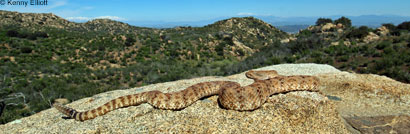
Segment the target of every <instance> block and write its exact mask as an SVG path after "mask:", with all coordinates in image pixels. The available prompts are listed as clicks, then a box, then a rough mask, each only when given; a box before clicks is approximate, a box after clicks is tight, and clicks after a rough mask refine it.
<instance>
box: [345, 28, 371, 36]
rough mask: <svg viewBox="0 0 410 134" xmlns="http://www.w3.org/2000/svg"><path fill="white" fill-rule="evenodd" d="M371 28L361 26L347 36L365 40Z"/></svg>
mask: <svg viewBox="0 0 410 134" xmlns="http://www.w3.org/2000/svg"><path fill="white" fill-rule="evenodd" d="M369 30H370V29H369V28H368V27H367V26H360V27H359V28H358V29H354V30H353V31H351V32H350V33H348V34H347V35H346V37H347V38H359V39H361V38H364V37H366V36H367V35H368V34H369Z"/></svg>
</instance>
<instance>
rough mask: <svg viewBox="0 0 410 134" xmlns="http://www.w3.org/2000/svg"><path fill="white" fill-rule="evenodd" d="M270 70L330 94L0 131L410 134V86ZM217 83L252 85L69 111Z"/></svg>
mask: <svg viewBox="0 0 410 134" xmlns="http://www.w3.org/2000/svg"><path fill="white" fill-rule="evenodd" d="M271 69H274V70H277V71H278V72H279V74H282V75H298V74H304V75H315V76H318V77H319V78H320V79H321V82H322V86H321V87H320V90H321V91H322V92H323V93H324V94H321V93H316V92H307V91H298V92H289V93H285V94H275V95H273V96H271V97H270V98H269V99H268V102H267V103H265V104H264V105H263V106H262V107H261V108H259V109H257V110H254V111H246V112H239V111H232V110H226V109H223V108H221V107H220V106H219V105H218V103H217V97H218V96H212V97H208V98H204V99H201V100H199V101H197V102H195V103H194V104H193V105H191V106H189V107H187V108H185V109H182V110H179V111H172V110H160V109H155V108H153V107H152V106H150V105H149V104H141V105H139V106H131V107H127V108H122V109H118V110H114V111H112V112H110V113H108V114H106V115H104V116H101V117H97V118H95V119H93V120H88V121H84V122H79V121H75V120H73V119H63V118H61V117H63V116H64V115H63V114H61V113H59V112H58V111H57V110H56V109H54V108H50V109H48V110H44V111H42V112H40V113H37V114H35V115H33V116H30V117H26V118H22V119H20V120H16V121H13V122H10V123H8V124H5V125H0V129H1V130H4V133H67V132H68V133H148V132H149V133H165V132H166V133H194V132H195V133H349V132H350V133H359V132H363V133H368V132H375V133H383V132H398V133H400V132H408V130H409V129H408V128H409V127H407V128H406V126H409V122H408V120H401V121H399V122H397V120H396V119H398V118H395V117H397V116H399V117H408V116H409V115H410V111H409V110H410V102H409V100H410V97H409V96H410V95H409V94H410V93H409V92H410V91H409V89H410V85H409V84H403V83H400V82H397V81H394V80H392V79H390V78H387V77H383V76H377V75H366V74H352V73H348V72H341V71H339V70H337V69H335V68H333V67H331V66H328V65H317V64H282V65H274V66H269V67H264V68H260V69H257V70H271ZM215 80H228V81H235V82H238V83H240V84H241V85H248V84H251V83H252V82H253V81H252V80H250V79H247V78H246V77H245V75H244V73H241V74H237V75H232V76H228V77H201V78H195V79H190V80H179V81H175V82H166V83H160V84H153V85H148V86H144V87H139V88H133V89H128V90H116V91H111V92H106V93H101V94H98V95H95V96H93V97H89V98H84V99H81V100H78V101H75V102H72V103H70V104H68V106H70V107H73V108H75V109H77V110H79V111H82V110H88V109H91V108H95V107H98V106H99V105H101V104H103V103H105V102H107V101H109V100H111V99H114V98H116V97H119V96H123V95H128V94H134V93H139V92H145V91H151V90H160V91H162V92H174V91H178V90H183V89H185V88H186V87H188V86H190V85H193V84H195V83H199V82H204V81H215ZM342 117H344V119H343V118H342ZM379 117H383V118H382V119H379ZM375 118H376V120H372V119H375ZM363 119H365V121H362V120H363ZM400 119H402V118H400ZM369 122H370V123H369ZM366 123H367V124H366ZM369 124H370V125H369ZM372 124H376V125H373V128H374V129H371V130H369V129H368V127H367V126H372ZM381 125H385V126H390V127H380V126H381ZM351 126H353V127H351ZM363 128H364V129H363ZM397 128H401V129H397ZM375 130H377V131H375ZM379 130H380V131H379ZM382 130H383V131H382ZM0 133H1V132H0Z"/></svg>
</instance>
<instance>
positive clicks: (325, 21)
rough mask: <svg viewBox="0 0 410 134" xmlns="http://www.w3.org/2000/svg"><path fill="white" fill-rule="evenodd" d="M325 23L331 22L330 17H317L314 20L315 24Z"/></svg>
mask: <svg viewBox="0 0 410 134" xmlns="http://www.w3.org/2000/svg"><path fill="white" fill-rule="evenodd" d="M327 23H333V20H332V19H330V18H319V19H317V20H316V26H320V25H325V24H327Z"/></svg>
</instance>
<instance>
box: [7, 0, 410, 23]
mask: <svg viewBox="0 0 410 134" xmlns="http://www.w3.org/2000/svg"><path fill="white" fill-rule="evenodd" d="M2 1H3V2H4V5H0V10H7V11H18V12H34V13H53V14H56V15H58V16H60V17H63V18H66V19H68V20H72V21H87V20H90V19H95V18H109V19H113V20H118V21H165V22H176V21H201V20H207V19H215V18H220V17H233V16H277V17H313V16H331V15H344V16H360V15H399V16H410V8H409V7H410V0H46V1H47V5H27V6H24V5H9V3H8V2H9V1H11V2H13V1H14V2H16V1H28V2H30V0H0V4H2V3H1V2H2ZM34 1H35V0H34ZM37 1H44V0H37Z"/></svg>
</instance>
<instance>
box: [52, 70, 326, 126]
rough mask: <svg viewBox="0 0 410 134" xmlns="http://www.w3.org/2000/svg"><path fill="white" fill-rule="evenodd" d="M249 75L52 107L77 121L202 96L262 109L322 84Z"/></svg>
mask: <svg viewBox="0 0 410 134" xmlns="http://www.w3.org/2000/svg"><path fill="white" fill-rule="evenodd" d="M246 76H247V77H248V78H251V79H253V80H254V83H252V84H250V85H248V86H243V87H241V86H240V84H239V83H237V82H231V81H211V82H202V83H198V84H195V85H192V86H190V87H188V88H186V89H184V90H181V91H178V92H172V93H162V92H160V91H157V90H155V91H148V92H142V93H137V94H132V95H126V96H121V97H118V98H116V99H113V100H111V101H109V102H107V103H105V104H104V105H102V106H99V107H98V108H96V109H92V110H88V111H84V112H78V111H76V110H74V109H72V108H69V107H66V106H64V105H61V104H59V103H54V104H53V106H54V107H55V108H56V109H57V110H59V111H60V112H62V113H64V114H65V115H67V116H69V117H71V118H73V119H75V120H79V121H84V120H89V119H93V118H95V117H97V116H102V115H104V114H106V113H108V112H110V111H112V110H115V109H118V108H121V107H127V106H137V105H139V104H142V103H148V104H150V105H152V106H154V107H156V108H159V109H171V110H176V109H183V108H185V107H188V106H189V105H191V104H192V103H194V102H196V101H197V100H199V99H201V98H203V97H206V96H212V95H218V96H219V97H218V101H219V103H220V104H221V105H222V106H223V107H224V108H226V109H231V110H238V111H246V110H254V109H257V108H259V107H260V106H261V105H263V104H264V103H265V102H266V100H267V99H268V97H269V96H271V95H272V94H275V93H283V92H289V91H301V90H303V91H318V90H317V87H318V86H319V79H318V78H317V77H314V76H307V75H294V76H282V75H278V74H277V72H276V71H275V70H271V71H248V72H246Z"/></svg>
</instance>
